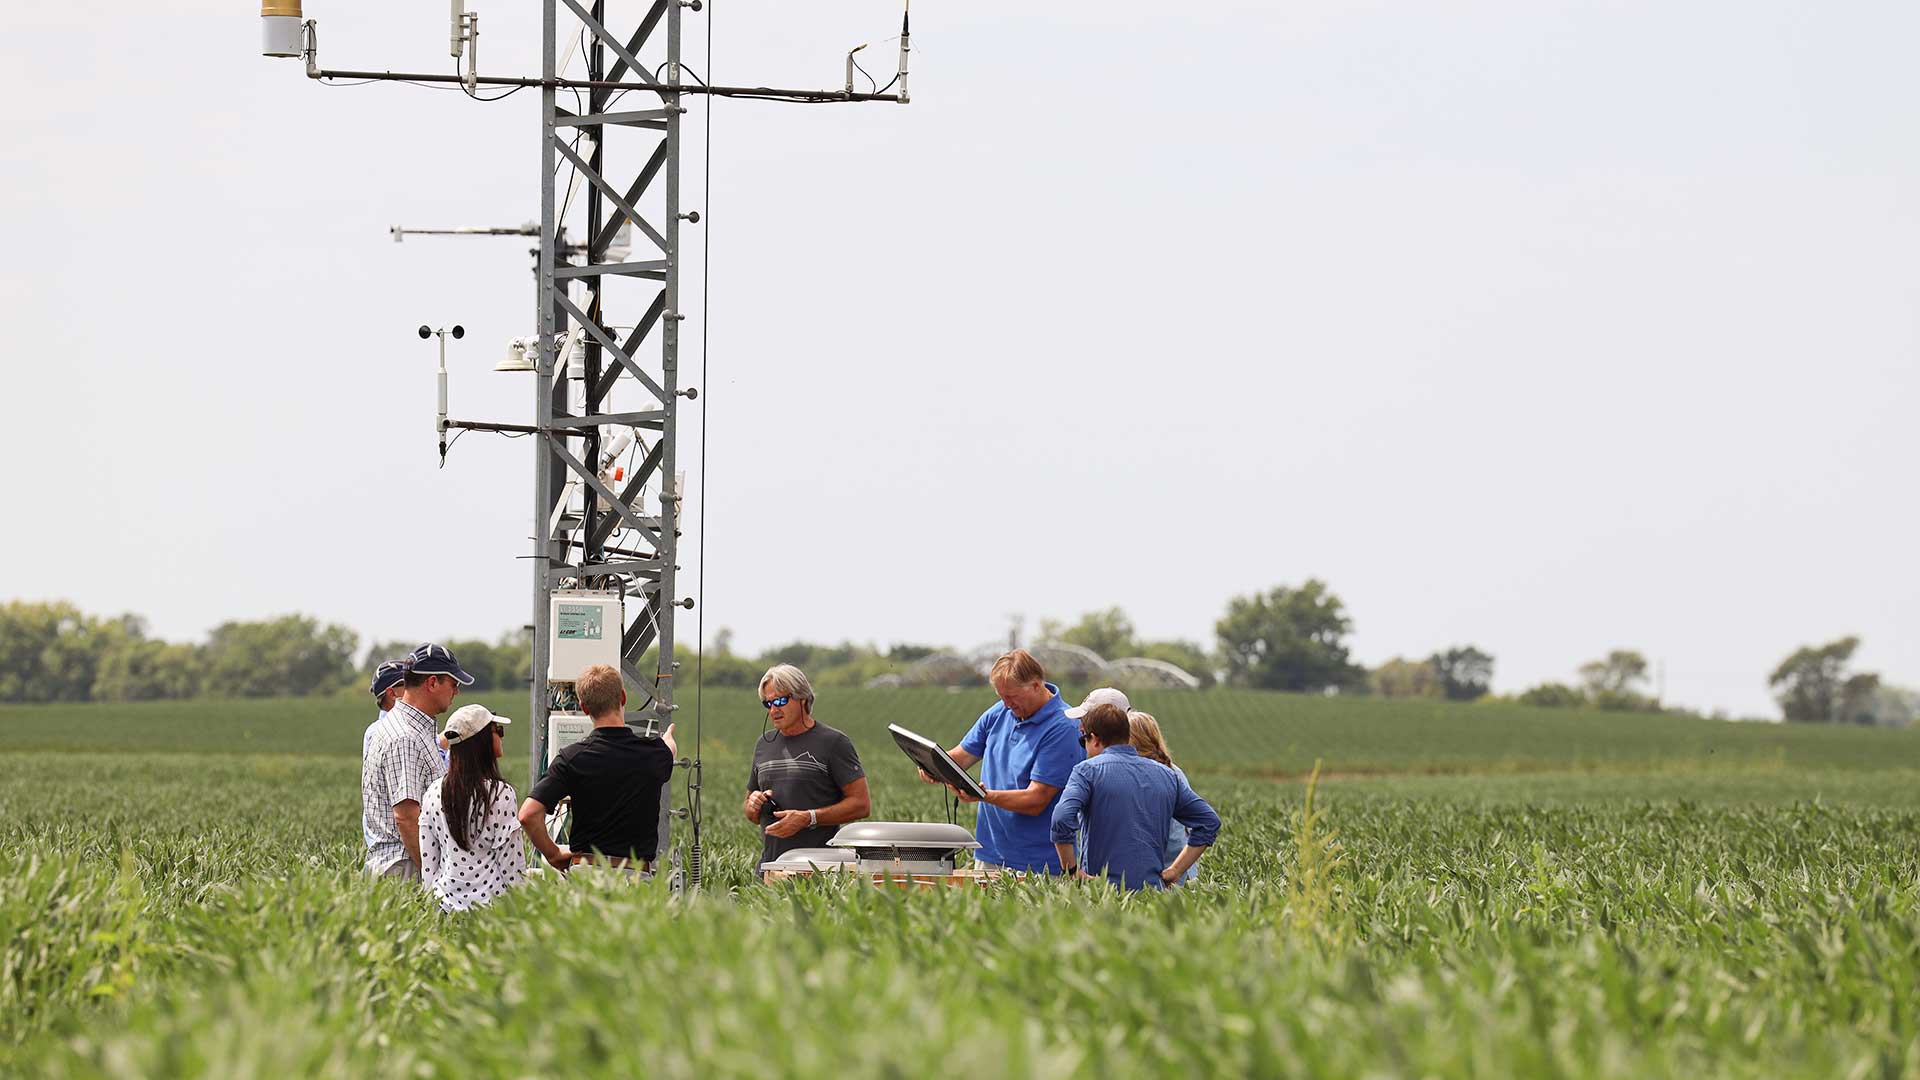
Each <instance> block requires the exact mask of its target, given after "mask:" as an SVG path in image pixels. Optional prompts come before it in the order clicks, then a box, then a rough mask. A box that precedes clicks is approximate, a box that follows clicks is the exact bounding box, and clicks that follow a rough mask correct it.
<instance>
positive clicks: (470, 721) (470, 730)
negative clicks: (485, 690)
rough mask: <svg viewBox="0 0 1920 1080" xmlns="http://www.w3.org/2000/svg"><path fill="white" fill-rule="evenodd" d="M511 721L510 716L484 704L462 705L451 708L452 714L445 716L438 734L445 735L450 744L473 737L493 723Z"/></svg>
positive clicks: (508, 722)
mask: <svg viewBox="0 0 1920 1080" xmlns="http://www.w3.org/2000/svg"><path fill="white" fill-rule="evenodd" d="M511 723H513V720H512V719H511V718H509V717H505V716H500V715H498V714H496V713H494V712H493V711H492V710H490V709H488V708H487V707H486V706H485V705H462V706H460V707H459V708H457V709H455V710H453V715H452V716H449V717H447V726H446V728H445V729H444V730H442V731H441V732H440V734H441V735H443V736H445V737H446V740H447V745H448V746H452V745H453V744H454V743H457V742H460V741H462V740H464V739H471V738H473V737H474V736H475V735H478V734H480V733H481V732H483V731H486V730H488V729H489V728H491V727H492V726H493V725H494V724H511Z"/></svg>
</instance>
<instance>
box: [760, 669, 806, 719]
mask: <svg viewBox="0 0 1920 1080" xmlns="http://www.w3.org/2000/svg"><path fill="white" fill-rule="evenodd" d="M769 686H771V687H773V688H774V689H775V690H778V691H779V692H780V693H782V694H787V695H791V696H793V697H797V698H799V699H800V703H801V704H802V705H803V706H804V707H805V708H806V710H807V715H808V716H812V715H813V683H811V682H809V681H808V680H807V673H806V672H804V671H801V670H800V669H799V668H797V667H794V666H793V665H792V664H775V665H773V666H772V667H770V668H768V669H767V673H766V674H765V675H762V676H760V686H759V689H761V690H765V689H766V688H767V687H769Z"/></svg>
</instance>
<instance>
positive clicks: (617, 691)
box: [573, 664, 627, 720]
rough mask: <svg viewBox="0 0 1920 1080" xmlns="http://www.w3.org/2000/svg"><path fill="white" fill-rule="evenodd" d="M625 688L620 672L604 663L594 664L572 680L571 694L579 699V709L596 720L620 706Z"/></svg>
mask: <svg viewBox="0 0 1920 1080" xmlns="http://www.w3.org/2000/svg"><path fill="white" fill-rule="evenodd" d="M626 689H627V688H626V686H625V685H624V684H623V683H621V681H620V673H619V672H617V671H615V670H613V669H612V668H610V667H608V666H607V665H605V664H594V665H593V666H591V667H589V668H587V670H585V671H583V672H581V673H580V677H579V678H577V679H575V680H573V694H574V697H576V698H578V699H579V701H580V711H581V712H583V713H586V714H587V715H588V716H591V717H593V718H594V719H596V720H598V719H599V718H600V717H602V716H605V715H606V714H608V713H610V712H613V711H614V710H615V709H618V708H619V707H620V697H621V695H622V694H625V693H626Z"/></svg>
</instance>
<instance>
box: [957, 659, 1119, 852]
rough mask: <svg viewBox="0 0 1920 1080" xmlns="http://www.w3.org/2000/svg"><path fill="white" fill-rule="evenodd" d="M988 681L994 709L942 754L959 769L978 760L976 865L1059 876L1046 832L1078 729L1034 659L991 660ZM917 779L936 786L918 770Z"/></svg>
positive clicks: (1075, 754)
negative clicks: (995, 698) (980, 795)
mask: <svg viewBox="0 0 1920 1080" xmlns="http://www.w3.org/2000/svg"><path fill="white" fill-rule="evenodd" d="M987 679H988V681H989V682H991V683H992V684H993V692H994V693H996V694H998V695H999V696H1000V701H999V703H998V704H996V705H994V706H993V707H992V708H990V709H988V710H987V711H986V712H984V713H981V714H980V719H978V720H976V721H974V725H973V729H972V730H971V731H968V732H967V736H966V738H964V739H961V740H960V745H958V746H956V747H954V748H953V749H951V750H948V751H947V753H948V754H949V755H950V756H951V757H952V758H953V760H954V761H956V762H958V763H959V765H960V767H961V768H963V769H966V768H971V767H972V766H973V764H974V763H975V762H985V764H983V765H981V766H980V786H981V787H983V788H985V789H986V792H987V799H986V802H985V803H984V804H982V805H981V807H980V818H979V822H978V833H979V836H978V839H979V841H980V850H978V851H976V852H975V853H974V857H975V861H976V862H977V863H978V864H979V865H980V866H982V867H986V868H991V867H1002V868H1005V869H1008V870H1023V871H1026V872H1028V873H1036V874H1058V873H1060V869H1061V867H1060V858H1059V856H1058V855H1057V854H1056V853H1055V852H1054V849H1053V845H1052V844H1050V843H1048V842H1047V833H1048V827H1049V822H1051V821H1052V819H1053V808H1054V804H1055V803H1057V802H1059V800H1060V789H1061V788H1063V787H1065V786H1066V783H1067V775H1068V774H1069V773H1071V772H1072V771H1073V769H1074V767H1075V765H1076V763H1077V762H1078V761H1079V760H1080V756H1081V755H1080V748H1079V747H1078V746H1077V745H1075V742H1074V740H1075V738H1076V732H1077V728H1076V727H1075V725H1074V722H1073V721H1072V720H1070V719H1068V717H1067V706H1066V703H1065V702H1064V701H1062V700H1061V699H1060V688H1059V687H1057V686H1054V685H1053V684H1052V683H1050V682H1048V681H1047V674H1046V671H1045V670H1044V669H1042V668H1041V666H1040V661H1038V660H1036V659H1034V658H1033V654H1032V653H1029V652H1028V651H1026V650H1025V649H1015V650H1013V651H1012V652H1010V653H1007V654H1005V655H1004V656H1001V657H1000V658H999V659H997V660H995V661H994V662H993V668H992V669H991V670H990V671H989V672H988V674H987ZM920 779H922V780H925V781H926V782H927V783H929V784H935V783H939V781H937V780H935V779H934V778H933V777H931V776H928V775H927V774H926V773H925V772H924V771H923V772H921V774H920ZM955 794H956V795H960V797H961V798H963V799H967V801H969V802H972V801H974V800H973V799H970V798H968V797H967V796H966V795H964V794H962V793H960V792H958V791H956V792H955Z"/></svg>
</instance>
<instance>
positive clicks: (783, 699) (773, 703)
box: [760, 694, 793, 709]
mask: <svg viewBox="0 0 1920 1080" xmlns="http://www.w3.org/2000/svg"><path fill="white" fill-rule="evenodd" d="M792 700H793V695H792V694H781V695H780V696H779V697H777V698H761V699H760V707H761V708H763V709H777V708H779V707H780V706H782V705H785V704H786V703H787V702H789V701H792Z"/></svg>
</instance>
